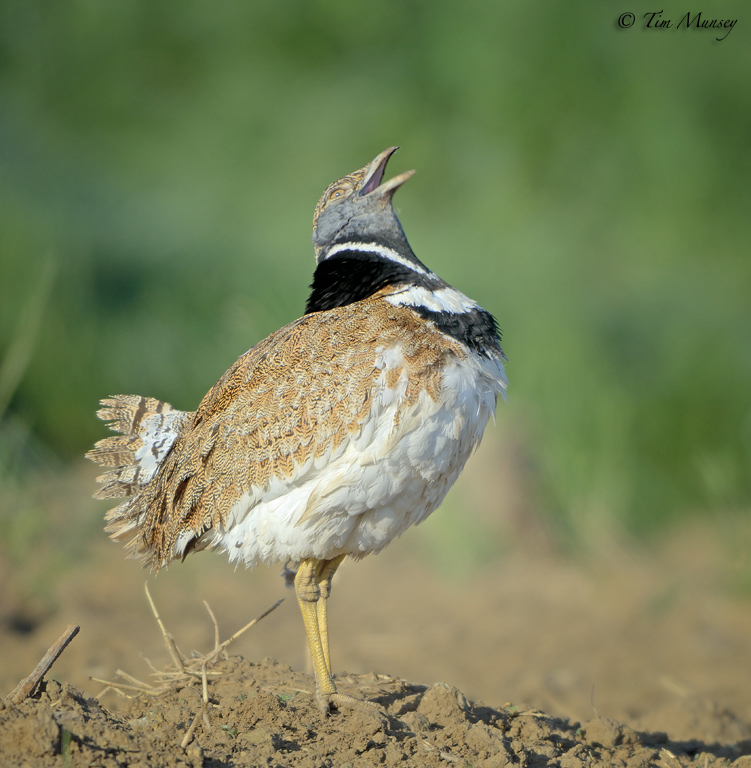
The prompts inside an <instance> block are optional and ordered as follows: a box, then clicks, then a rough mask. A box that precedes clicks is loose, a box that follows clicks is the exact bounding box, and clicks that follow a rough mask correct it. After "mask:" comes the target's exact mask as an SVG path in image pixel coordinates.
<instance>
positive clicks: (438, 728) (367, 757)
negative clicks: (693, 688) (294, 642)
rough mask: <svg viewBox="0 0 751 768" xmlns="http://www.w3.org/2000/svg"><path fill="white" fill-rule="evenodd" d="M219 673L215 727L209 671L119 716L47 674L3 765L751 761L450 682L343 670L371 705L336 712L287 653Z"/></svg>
mask: <svg viewBox="0 0 751 768" xmlns="http://www.w3.org/2000/svg"><path fill="white" fill-rule="evenodd" d="M213 671H214V672H215V673H218V674H217V676H216V677H215V678H213V679H212V680H211V682H210V683H209V686H208V693H209V706H208V709H207V721H208V726H207V725H206V723H205V722H204V721H203V719H202V718H201V716H200V713H201V709H202V706H203V705H202V700H203V696H202V687H201V681H200V680H196V683H195V684H193V685H188V686H186V687H183V688H180V689H178V690H174V691H171V692H169V693H167V694H164V695H162V696H159V697H147V696H140V697H138V698H134V699H132V700H130V701H129V702H128V704H127V705H126V706H125V708H124V709H123V710H122V711H120V712H117V713H114V712H111V711H108V710H107V709H105V708H104V707H102V706H101V705H100V704H99V702H98V701H97V700H96V699H93V698H88V699H87V698H85V697H84V695H83V694H82V693H81V692H79V691H78V690H76V689H75V688H73V687H71V686H70V685H67V684H66V685H60V684H59V683H57V682H54V681H50V682H47V683H43V684H42V685H41V686H40V691H39V692H38V693H37V694H36V695H35V696H34V697H33V698H31V699H27V700H26V701H24V702H22V703H21V704H19V705H17V706H12V705H9V704H7V703H6V704H2V703H0V764H1V765H3V766H8V767H9V768H10V767H12V768H16V766H17V767H18V768H27V767H28V768H37V767H39V768H43V767H46V766H65V767H66V768H67V766H102V767H103V768H104V767H105V766H106V767H107V768H110V767H111V768H116V766H132V767H133V768H135V767H136V766H139V767H142V768H146V767H147V766H148V767H149V768H162V767H164V768H168V767H169V768H172V767H173V766H191V767H192V768H198V767H199V766H203V767H204V768H208V767H209V766H212V767H215V768H219V766H222V767H227V768H229V767H230V766H258V765H268V766H285V767H287V766H294V767H295V768H319V767H323V766H337V767H338V766H347V765H350V766H355V765H356V766H369V765H373V766H376V765H378V766H397V765H398V766H439V765H456V766H470V765H471V766H488V767H490V766H504V765H518V766H548V765H550V766H552V765H556V766H561V767H562V768H578V767H579V766H591V765H598V766H619V767H622V766H634V768H635V767H636V766H648V765H654V766H658V765H659V766H661V768H666V767H667V768H669V767H670V766H697V765H698V766H713V765H723V766H727V765H729V764H732V765H733V766H736V768H751V741H745V742H739V743H736V744H734V745H719V744H716V743H715V744H705V743H702V742H699V741H691V742H671V741H669V740H668V738H667V736H666V735H665V734H663V733H637V732H636V731H633V730H631V729H630V728H628V727H627V726H625V725H621V724H619V723H617V722H615V721H612V720H607V719H600V718H598V719H594V720H592V721H590V722H588V723H585V724H584V725H581V724H579V723H576V722H574V723H572V722H569V721H567V720H561V719H557V718H554V717H550V716H548V715H545V714H544V713H542V712H537V711H532V710H527V709H525V708H522V707H516V706H511V705H506V706H505V707H503V708H501V709H493V708H491V707H488V706H485V705H484V704H482V703H472V702H469V701H468V700H467V699H466V698H465V696H464V695H463V694H462V693H461V692H460V691H458V690H457V689H456V688H453V687H451V686H449V685H446V684H445V683H438V684H437V685H434V686H432V687H430V688H426V687H425V686H420V685H413V684H410V683H405V682H403V681H402V680H398V679H393V678H387V677H384V676H382V675H366V676H357V677H355V676H349V675H339V676H337V682H338V685H339V688H340V691H341V692H342V693H347V694H350V695H352V696H355V697H357V698H360V699H363V703H362V704H358V705H355V706H353V708H351V709H346V710H342V711H339V712H336V713H334V714H332V715H331V716H329V717H324V716H323V715H322V714H321V713H320V712H319V710H318V709H317V707H316V705H315V701H314V697H313V695H312V691H313V681H312V679H311V678H310V677H309V676H307V675H304V674H302V673H298V672H294V671H293V670H292V669H291V668H290V667H288V666H287V665H284V664H279V663H277V662H276V661H274V660H273V659H266V660H264V661H263V662H261V663H260V664H253V663H251V662H249V661H246V660H245V659H243V658H242V657H239V656H234V657H230V658H229V659H225V660H222V661H219V662H217V663H216V665H215V666H214V668H213ZM368 702H369V703H368ZM196 718H197V719H198V723H197V727H196V728H195V730H194V732H193V734H192V736H191V737H189V738H190V741H189V743H187V745H186V746H185V747H184V748H183V747H182V746H181V743H182V742H184V741H185V739H186V734H187V732H188V730H189V729H190V727H191V725H192V723H193V721H194V720H195V719H196Z"/></svg>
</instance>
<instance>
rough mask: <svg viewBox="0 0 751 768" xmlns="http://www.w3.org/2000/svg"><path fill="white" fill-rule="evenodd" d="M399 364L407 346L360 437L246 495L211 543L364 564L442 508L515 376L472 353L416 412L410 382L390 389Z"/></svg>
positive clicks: (382, 359) (241, 553) (392, 355)
mask: <svg viewBox="0 0 751 768" xmlns="http://www.w3.org/2000/svg"><path fill="white" fill-rule="evenodd" d="M400 360H401V355H400V353H399V351H398V350H387V351H386V352H382V353H381V354H380V356H379V360H378V367H381V368H382V369H383V373H382V375H381V377H380V378H379V379H378V381H377V385H376V387H375V391H374V396H373V400H374V404H373V409H372V411H371V413H370V418H369V419H368V421H367V423H366V424H365V425H363V427H362V428H361V430H360V432H359V433H358V434H356V435H354V436H353V437H352V438H351V439H350V440H349V441H346V442H345V443H344V444H343V445H342V446H341V447H340V450H339V451H338V452H337V453H336V454H335V455H333V456H331V457H330V458H329V460H328V461H327V463H326V464H325V465H324V466H320V467H314V466H310V467H309V468H307V469H306V470H305V471H304V472H303V473H301V474H300V475H299V476H298V477H297V478H296V479H295V480H294V481H293V482H289V481H288V482H286V483H282V482H280V481H275V482H274V483H273V484H272V486H271V488H270V489H268V490H267V491H265V492H264V493H263V494H262V495H260V496H259V492H258V491H257V490H254V491H251V492H249V493H247V494H245V495H244V496H243V497H242V498H241V499H240V500H239V501H238V503H237V504H235V506H234V507H233V508H232V511H231V513H230V517H229V519H228V520H227V523H226V525H225V526H224V528H223V529H222V530H214V531H213V534H212V536H213V538H212V541H211V546H218V547H221V548H222V549H224V550H225V551H226V552H227V553H228V555H229V558H230V560H232V561H243V562H245V563H246V565H249V566H252V565H255V564H256V563H257V562H259V561H263V562H266V563H274V562H278V561H284V560H287V559H290V560H295V561H299V560H301V559H303V558H309V557H315V558H319V559H330V558H333V557H336V556H337V555H340V554H347V555H350V556H351V557H354V558H359V557H363V556H364V555H367V554H369V553H371V552H378V551H380V550H381V549H383V547H385V546H386V544H388V543H389V542H390V541H391V540H392V539H393V538H395V537H396V536H399V535H400V534H401V533H402V532H403V531H405V530H406V529H407V528H408V527H409V526H411V525H414V524H417V523H419V522H420V521H421V520H423V519H424V518H425V517H427V516H428V515H429V514H430V513H431V512H433V510H435V509H436V508H437V507H438V506H439V504H440V503H441V502H442V501H443V498H444V496H445V495H446V493H447V491H448V490H449V488H450V487H451V486H452V485H453V483H454V482H455V480H456V478H457V477H458V476H459V473H460V472H461V470H462V469H463V467H464V464H465V463H466V461H467V459H468V458H469V456H470V454H471V453H472V451H473V449H474V448H475V447H476V446H477V444H478V443H479V442H480V439H481V438H482V435H483V432H484V430H485V426H486V424H487V422H488V419H489V418H490V416H491V415H492V414H493V412H494V410H495V401H496V396H497V394H498V393H499V392H501V393H502V394H503V395H504V396H505V392H504V390H505V386H506V379H505V376H504V373H503V367H502V365H501V362H500V360H490V359H487V358H481V357H479V356H470V357H469V358H467V359H464V360H461V361H456V362H452V363H450V364H449V365H448V366H447V367H446V368H445V369H444V373H443V379H442V384H441V396H440V397H439V398H438V400H439V402H435V401H433V400H432V399H431V398H430V397H429V396H428V394H427V393H426V392H425V391H422V392H421V393H420V395H419V398H418V399H417V401H416V402H415V403H414V404H413V405H411V406H408V407H407V406H405V404H404V392H405V389H406V378H403V379H400V380H399V382H398V383H397V385H396V387H394V388H391V389H389V388H387V387H386V384H385V378H386V372H387V370H388V368H389V367H391V366H392V365H395V366H399V363H400ZM397 409H398V410H400V412H401V413H400V417H399V419H398V421H395V415H396V412H397Z"/></svg>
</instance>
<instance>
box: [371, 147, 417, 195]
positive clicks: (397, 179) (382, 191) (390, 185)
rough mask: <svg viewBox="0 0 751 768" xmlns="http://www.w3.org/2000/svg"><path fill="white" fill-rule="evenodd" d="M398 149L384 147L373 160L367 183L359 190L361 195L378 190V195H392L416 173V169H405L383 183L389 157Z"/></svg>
mask: <svg viewBox="0 0 751 768" xmlns="http://www.w3.org/2000/svg"><path fill="white" fill-rule="evenodd" d="M397 149H399V147H389V148H388V149H384V150H383V152H381V154H380V155H378V157H376V158H375V160H373V162H372V163H371V164H370V167H369V168H368V172H367V174H366V175H365V183H364V184H363V185H362V187H361V189H360V191H359V192H358V195H360V197H363V196H364V195H369V194H371V192H377V193H378V195H379V196H382V197H391V196H392V195H393V194H394V192H396V190H397V189H399V187H401V185H402V184H404V182H405V181H406V180H407V179H409V178H410V177H411V176H414V175H415V173H416V172H415V171H405V172H404V173H400V174H399V175H398V176H394V178H393V179H389V180H388V181H387V182H384V183H383V184H381V181H382V180H383V174H384V172H385V171H386V165H387V163H388V161H389V158H390V157H391V155H393V154H394V152H396V150H397Z"/></svg>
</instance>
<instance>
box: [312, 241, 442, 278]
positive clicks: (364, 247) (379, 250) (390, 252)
mask: <svg viewBox="0 0 751 768" xmlns="http://www.w3.org/2000/svg"><path fill="white" fill-rule="evenodd" d="M343 251H359V252H360V253H374V254H377V255H378V256H382V257H383V258H385V259H388V260H389V261H395V262H396V263H397V264H401V265H402V266H403V267H407V268H408V269H411V270H412V271H413V272H417V274H419V275H431V274H432V272H428V271H427V270H426V269H423V268H422V267H421V266H420V265H419V264H415V262H414V261H410V260H409V259H405V258H404V256H402V255H400V254H399V253H397V252H396V251H395V250H394V249H393V248H387V247H386V246H385V245H379V244H378V243H339V245H335V246H334V247H333V248H331V249H330V250H329V252H328V253H327V254H326V256H325V258H326V259H330V258H331V257H332V256H336V254H337V253H342V252H343Z"/></svg>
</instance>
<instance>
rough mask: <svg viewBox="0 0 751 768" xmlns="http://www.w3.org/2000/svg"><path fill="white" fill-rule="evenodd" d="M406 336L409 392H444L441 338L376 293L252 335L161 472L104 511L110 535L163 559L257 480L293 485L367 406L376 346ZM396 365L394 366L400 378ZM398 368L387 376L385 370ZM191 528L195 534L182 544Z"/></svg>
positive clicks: (196, 545) (194, 545) (155, 561)
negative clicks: (256, 338) (257, 338)
mask: <svg viewBox="0 0 751 768" xmlns="http://www.w3.org/2000/svg"><path fill="white" fill-rule="evenodd" d="M395 344H399V345H400V347H401V350H402V355H403V359H404V363H405V367H406V368H407V373H408V379H409V384H408V387H407V391H406V393H405V400H406V401H408V402H411V401H414V400H415V399H416V397H417V394H418V391H419V390H422V389H427V390H428V392H429V394H430V396H431V397H437V394H438V391H437V390H438V387H439V370H440V362H441V360H442V358H443V356H444V355H445V354H446V352H447V350H448V349H452V350H453V351H455V352H456V351H457V350H456V349H455V347H456V345H455V344H454V343H453V342H447V341H446V340H442V339H441V337H440V334H437V333H435V332H434V331H431V330H430V329H429V328H428V327H426V324H425V323H424V322H422V321H420V320H419V319H417V318H416V317H415V316H414V314H413V313H412V312H410V311H409V310H405V309H403V308H396V307H392V306H391V305H389V304H388V303H387V302H385V301H382V300H378V299H373V300H368V301H364V302H358V303H357V304H355V305H349V306H347V307H344V308H341V309H335V310H330V311H327V312H320V313H313V314H310V315H306V316H305V317H303V318H301V319H300V320H297V321H295V322H294V323H292V324H290V325H288V326H286V327H284V328H282V329H280V330H279V331H277V332H275V333H273V334H271V336H269V337H267V338H266V339H264V340H263V341H262V342H260V343H259V344H257V345H256V346H255V347H253V348H252V349H251V350H250V351H248V352H247V353H246V354H245V355H243V356H242V357H241V358H239V359H238V361H237V362H236V363H235V364H234V365H233V366H232V367H231V368H230V369H229V370H228V371H227V372H226V373H225V374H224V376H223V377H222V378H221V379H220V380H219V381H218V382H217V384H216V385H215V386H214V387H213V388H212V389H211V390H210V391H209V392H208V394H207V395H206V396H205V397H204V399H203V401H202V402H201V404H200V406H199V408H198V410H197V411H196V412H195V414H190V416H191V417H192V420H190V419H189V420H188V422H187V423H186V424H185V426H184V428H183V429H182V431H181V433H180V435H179V436H178V438H177V440H176V441H175V443H174V445H173V447H172V450H171V451H170V453H169V454H168V455H167V456H166V458H165V459H164V462H163V463H162V465H161V466H160V468H159V471H158V473H157V475H156V476H155V477H154V479H153V480H152V481H151V482H150V483H149V484H148V485H147V486H146V487H145V488H144V489H143V491H142V492H141V493H139V494H138V496H135V497H132V498H131V499H129V500H128V501H126V502H124V503H123V504H121V505H120V507H118V508H116V509H114V510H112V511H111V512H110V513H109V516H108V519H109V520H110V524H109V526H108V530H109V531H110V532H111V533H112V536H113V538H116V539H126V540H129V544H128V547H129V549H130V550H131V553H132V555H133V556H141V557H143V558H144V559H145V561H146V562H147V563H149V564H150V565H152V566H154V567H156V568H159V567H161V566H162V565H165V564H166V563H168V562H170V561H171V560H173V559H175V557H177V556H178V554H177V553H176V548H175V544H176V542H177V541H178V538H180V540H181V546H180V547H179V551H181V552H182V553H183V555H182V556H184V555H185V554H187V552H188V551H190V550H191V549H202V548H203V547H205V546H206V544H207V539H206V538H204V539H203V540H202V539H201V536H202V535H203V534H205V533H206V532H207V531H209V529H211V528H217V527H220V526H221V525H222V524H223V523H224V521H226V520H227V517H228V514H229V512H230V510H231V508H232V506H233V504H234V503H235V502H236V501H237V500H238V499H240V498H241V497H242V495H243V494H245V493H246V492H248V491H249V490H250V489H251V488H256V489H261V490H262V491H263V490H266V489H268V488H269V486H270V484H271V483H272V480H277V481H280V482H281V483H282V484H289V486H290V487H291V486H293V485H294V484H295V482H296V481H298V480H299V478H300V476H301V474H302V473H303V472H304V471H306V470H307V469H308V468H309V467H310V464H311V462H315V459H316V457H318V458H321V457H323V456H324V455H325V454H326V453H327V451H328V450H329V449H336V448H337V447H339V446H341V444H342V443H343V442H344V441H346V440H348V439H349V437H350V436H351V435H353V434H354V433H356V432H357V431H358V430H359V429H360V426H361V425H362V423H363V422H364V421H365V420H366V419H367V418H368V416H369V414H370V412H371V407H372V404H373V403H372V401H373V393H374V383H375V380H376V378H377V377H378V376H379V375H380V373H381V371H380V369H379V368H377V367H376V358H377V350H379V349H384V348H387V347H390V346H393V345H395ZM397 378H398V374H397V376H396V377H387V383H386V386H394V385H395V384H396V379H397ZM389 379H392V381H389ZM186 537H187V539H190V540H191V541H190V542H189V543H188V544H187V545H186Z"/></svg>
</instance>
